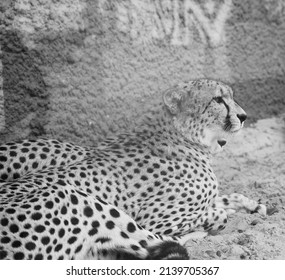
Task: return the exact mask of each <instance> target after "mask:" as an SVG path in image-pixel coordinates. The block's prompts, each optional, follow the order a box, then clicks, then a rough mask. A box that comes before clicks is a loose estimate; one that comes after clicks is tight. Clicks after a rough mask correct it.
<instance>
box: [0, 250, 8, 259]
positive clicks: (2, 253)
mask: <svg viewBox="0 0 285 280" xmlns="http://www.w3.org/2000/svg"><path fill="white" fill-rule="evenodd" d="M7 256H8V253H7V252H6V251H2V250H1V251H0V260H4V259H5V258H6V257H7Z"/></svg>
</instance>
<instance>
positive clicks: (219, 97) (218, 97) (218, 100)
mask: <svg viewBox="0 0 285 280" xmlns="http://www.w3.org/2000/svg"><path fill="white" fill-rule="evenodd" d="M213 100H215V101H216V102H217V103H223V102H224V100H223V98H222V97H221V96H216V97H214V98H213Z"/></svg>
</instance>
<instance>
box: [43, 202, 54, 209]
mask: <svg viewBox="0 0 285 280" xmlns="http://www.w3.org/2000/svg"><path fill="white" fill-rule="evenodd" d="M45 206H46V208H48V209H52V208H53V202H52V201H47V202H46V204H45Z"/></svg>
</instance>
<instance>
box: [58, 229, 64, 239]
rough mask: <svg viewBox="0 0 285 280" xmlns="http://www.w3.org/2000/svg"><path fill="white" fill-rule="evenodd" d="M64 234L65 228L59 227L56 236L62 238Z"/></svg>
mask: <svg viewBox="0 0 285 280" xmlns="http://www.w3.org/2000/svg"><path fill="white" fill-rule="evenodd" d="M64 234H65V230H64V228H61V229H60V230H59V232H58V236H59V237H60V238H62V237H63V236H64Z"/></svg>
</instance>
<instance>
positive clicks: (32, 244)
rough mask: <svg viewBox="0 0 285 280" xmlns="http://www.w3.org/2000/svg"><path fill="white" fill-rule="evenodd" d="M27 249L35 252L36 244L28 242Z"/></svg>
mask: <svg viewBox="0 0 285 280" xmlns="http://www.w3.org/2000/svg"><path fill="white" fill-rule="evenodd" d="M25 248H26V249H27V250H29V251H33V250H35V248H36V244H35V243H34V242H28V243H26V245H25Z"/></svg>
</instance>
